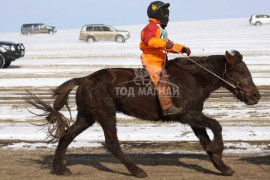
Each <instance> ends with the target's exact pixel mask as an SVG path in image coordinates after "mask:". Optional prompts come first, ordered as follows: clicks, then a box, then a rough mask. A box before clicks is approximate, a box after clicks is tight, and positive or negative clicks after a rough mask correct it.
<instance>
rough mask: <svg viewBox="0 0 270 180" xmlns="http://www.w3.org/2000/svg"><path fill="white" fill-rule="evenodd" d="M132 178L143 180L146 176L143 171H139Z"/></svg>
mask: <svg viewBox="0 0 270 180" xmlns="http://www.w3.org/2000/svg"><path fill="white" fill-rule="evenodd" d="M134 176H135V177H137V178H145V177H147V174H146V172H144V171H143V170H140V171H137V173H136V174H134Z"/></svg>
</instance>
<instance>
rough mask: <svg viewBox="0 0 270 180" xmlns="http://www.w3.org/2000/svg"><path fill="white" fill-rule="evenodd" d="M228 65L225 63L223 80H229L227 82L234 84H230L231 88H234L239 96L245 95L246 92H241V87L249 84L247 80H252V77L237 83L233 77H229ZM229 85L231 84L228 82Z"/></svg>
mask: <svg viewBox="0 0 270 180" xmlns="http://www.w3.org/2000/svg"><path fill="white" fill-rule="evenodd" d="M227 64H228V63H227V62H225V68H224V72H223V79H224V80H225V79H227V80H229V81H231V82H232V83H230V84H231V87H232V88H234V90H235V92H236V94H238V93H241V94H244V92H243V91H242V90H241V88H240V85H241V84H247V80H248V79H250V78H251V76H248V77H246V78H244V79H241V80H240V81H237V80H235V79H233V78H231V77H230V76H229V75H228V73H227ZM228 83H229V82H228Z"/></svg>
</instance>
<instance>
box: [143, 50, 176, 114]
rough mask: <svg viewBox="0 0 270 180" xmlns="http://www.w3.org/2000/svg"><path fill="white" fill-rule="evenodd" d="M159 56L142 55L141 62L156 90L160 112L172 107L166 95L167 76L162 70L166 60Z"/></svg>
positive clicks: (165, 56) (164, 57)
mask: <svg viewBox="0 0 270 180" xmlns="http://www.w3.org/2000/svg"><path fill="white" fill-rule="evenodd" d="M159 56H160V57H158V56H154V55H152V54H142V55H141V60H142V64H143V66H144V68H145V69H146V70H147V72H148V74H149V76H150V78H151V80H152V82H153V84H154V86H155V88H156V91H157V95H158V99H159V102H160V105H161V108H162V110H167V109H168V108H169V107H171V106H172V105H173V102H172V99H171V97H170V96H168V95H167V94H166V92H167V89H168V88H170V87H169V85H168V75H167V72H166V70H165V69H164V62H165V60H166V59H167V55H166V54H162V55H161V54H160V55H159Z"/></svg>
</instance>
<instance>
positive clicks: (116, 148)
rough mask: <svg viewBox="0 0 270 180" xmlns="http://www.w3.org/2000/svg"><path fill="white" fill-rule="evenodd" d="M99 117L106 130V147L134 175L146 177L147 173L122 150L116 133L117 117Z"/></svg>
mask: <svg viewBox="0 0 270 180" xmlns="http://www.w3.org/2000/svg"><path fill="white" fill-rule="evenodd" d="M99 119H100V120H99V121H98V122H99V123H100V125H101V127H102V128H103V131H104V136H105V144H106V148H107V149H108V150H109V151H110V152H111V153H112V154H113V155H114V156H115V157H117V158H118V159H119V160H120V161H121V162H122V163H123V164H124V165H125V166H126V168H127V169H128V170H129V172H130V173H131V174H132V175H134V176H136V177H139V178H143V177H146V176H147V174H146V173H145V172H144V171H143V170H142V169H141V168H139V167H138V166H137V165H136V164H135V163H134V162H133V161H132V160H130V159H129V158H127V157H126V156H125V155H124V153H123V152H122V150H121V147H120V144H119V140H118V137H117V133H116V119H115V117H109V118H106V117H104V116H103V117H102V116H99Z"/></svg>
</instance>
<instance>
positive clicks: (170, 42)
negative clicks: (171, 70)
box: [165, 41, 173, 49]
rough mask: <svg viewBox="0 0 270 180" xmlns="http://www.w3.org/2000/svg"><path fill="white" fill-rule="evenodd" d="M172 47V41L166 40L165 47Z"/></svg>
mask: <svg viewBox="0 0 270 180" xmlns="http://www.w3.org/2000/svg"><path fill="white" fill-rule="evenodd" d="M172 48H173V42H172V41H167V42H166V45H165V49H172Z"/></svg>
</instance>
